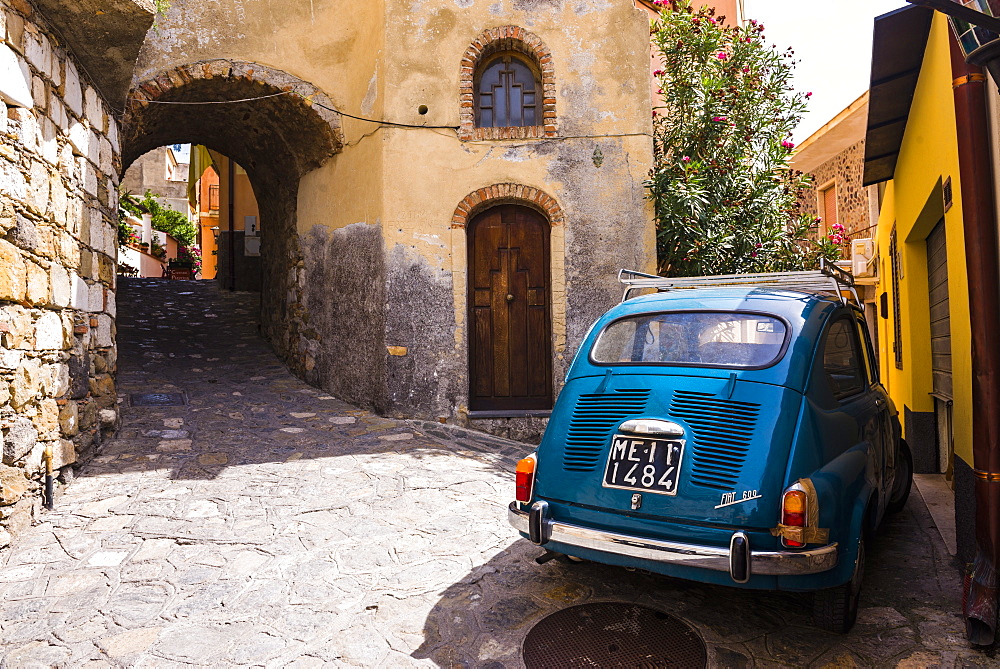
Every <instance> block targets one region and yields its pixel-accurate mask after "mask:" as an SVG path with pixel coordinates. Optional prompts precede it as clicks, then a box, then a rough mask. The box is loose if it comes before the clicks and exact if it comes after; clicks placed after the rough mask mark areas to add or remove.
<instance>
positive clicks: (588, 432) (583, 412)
mask: <svg viewBox="0 0 1000 669" xmlns="http://www.w3.org/2000/svg"><path fill="white" fill-rule="evenodd" d="M649 392H650V391H648V390H612V391H610V392H607V393H602V394H589V395H581V396H580V399H579V401H577V403H576V408H575V409H574V410H573V419H572V421H571V422H570V425H569V431H568V434H567V436H566V451H565V453H564V455H563V467H564V468H565V469H568V470H570V471H577V472H585V471H590V470H592V469H594V468H595V467H596V466H597V465H598V464H599V463H600V461H601V453H602V452H603V450H604V447H605V446H606V445H607V444H608V443H609V442H610V439H611V435H612V434H613V433H614V430H615V428H617V427H618V426H619V425H620V424H621V422H622V421H623V420H625V419H626V418H628V417H630V416H635V415H638V414H642V413H643V412H644V411H645V410H646V402H647V401H648V400H649Z"/></svg>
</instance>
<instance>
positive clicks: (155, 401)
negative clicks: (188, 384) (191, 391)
mask: <svg viewBox="0 0 1000 669" xmlns="http://www.w3.org/2000/svg"><path fill="white" fill-rule="evenodd" d="M131 400H132V406H134V407H179V406H184V393H136V394H134V395H132V398H131Z"/></svg>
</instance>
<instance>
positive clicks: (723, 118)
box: [712, 116, 726, 122]
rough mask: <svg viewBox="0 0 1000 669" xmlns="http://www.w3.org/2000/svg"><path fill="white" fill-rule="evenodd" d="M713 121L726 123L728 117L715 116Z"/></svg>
mask: <svg viewBox="0 0 1000 669" xmlns="http://www.w3.org/2000/svg"><path fill="white" fill-rule="evenodd" d="M712 120H713V121H723V122H724V121H725V120H726V117H725V116H713V117H712Z"/></svg>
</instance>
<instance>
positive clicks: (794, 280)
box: [618, 260, 861, 305]
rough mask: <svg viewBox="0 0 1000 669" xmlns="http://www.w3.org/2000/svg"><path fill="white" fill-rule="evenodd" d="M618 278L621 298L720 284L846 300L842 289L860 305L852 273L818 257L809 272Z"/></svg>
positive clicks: (629, 274)
mask: <svg viewBox="0 0 1000 669" xmlns="http://www.w3.org/2000/svg"><path fill="white" fill-rule="evenodd" d="M618 281H620V282H621V283H622V285H624V286H625V292H624V293H623V294H622V302H624V301H626V300H627V299H629V293H631V292H632V291H633V290H643V289H648V290H657V291H666V290H678V289H684V288H718V287H720V286H760V287H762V288H779V289H783V290H799V291H805V292H815V293H832V294H833V295H835V296H837V297H838V298H839V299H840V300H841V301H842V302H843V303H844V304H847V303H848V301H847V297H846V296H845V295H844V293H845V292H847V293H849V294H850V296H851V297H852V298H854V302H855V304H858V305H860V304H861V300H859V299H858V293H857V290H856V289H855V288H854V277H853V276H852V275H851V273H850V272H848V271H846V270H845V269H843V268H841V267H837V266H836V265H834V264H833V263H828V262H826V260H821V262H820V268H819V269H818V270H813V271H809V272H768V273H762V274H720V275H717V276H688V277H666V276H656V275H654V274H645V273H643V272H637V271H635V270H632V269H623V270H621V271H619V272H618Z"/></svg>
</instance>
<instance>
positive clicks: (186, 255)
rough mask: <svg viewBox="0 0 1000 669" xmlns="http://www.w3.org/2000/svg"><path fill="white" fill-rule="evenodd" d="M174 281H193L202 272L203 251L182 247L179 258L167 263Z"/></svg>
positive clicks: (178, 251) (178, 254)
mask: <svg viewBox="0 0 1000 669" xmlns="http://www.w3.org/2000/svg"><path fill="white" fill-rule="evenodd" d="M167 269H168V270H169V271H170V277H171V278H172V279H193V278H194V277H195V275H197V274H198V272H200V271H201V251H200V250H199V249H197V248H195V247H192V246H181V247H180V248H179V249H178V250H177V257H176V258H171V259H170V260H169V261H168V262H167Z"/></svg>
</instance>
